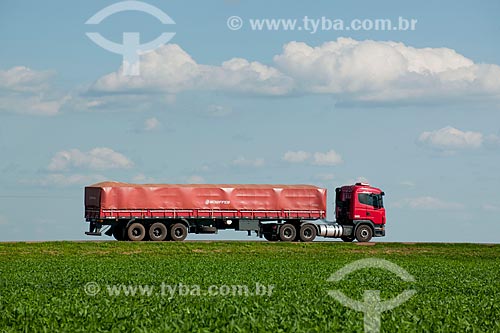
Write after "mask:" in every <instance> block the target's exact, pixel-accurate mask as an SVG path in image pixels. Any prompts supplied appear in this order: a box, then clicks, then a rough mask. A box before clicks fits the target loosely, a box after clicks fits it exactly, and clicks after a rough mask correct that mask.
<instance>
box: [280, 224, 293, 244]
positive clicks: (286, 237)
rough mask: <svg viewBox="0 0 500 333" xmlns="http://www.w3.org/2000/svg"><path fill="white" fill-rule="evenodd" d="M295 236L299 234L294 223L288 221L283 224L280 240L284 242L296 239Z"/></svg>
mask: <svg viewBox="0 0 500 333" xmlns="http://www.w3.org/2000/svg"><path fill="white" fill-rule="evenodd" d="M295 236H297V230H295V227H294V226H293V224H290V223H286V224H283V225H282V226H281V228H280V240H281V241H283V242H291V241H293V240H294V239H295Z"/></svg>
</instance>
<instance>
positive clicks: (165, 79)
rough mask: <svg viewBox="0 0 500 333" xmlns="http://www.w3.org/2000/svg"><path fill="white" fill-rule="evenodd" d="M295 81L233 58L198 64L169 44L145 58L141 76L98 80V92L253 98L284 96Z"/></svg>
mask: <svg viewBox="0 0 500 333" xmlns="http://www.w3.org/2000/svg"><path fill="white" fill-rule="evenodd" d="M290 87H291V80H290V78H287V77H286V76H285V75H283V74H282V73H280V72H279V71H278V70H277V69H275V68H273V67H269V66H266V65H263V64H261V63H259V62H250V61H248V60H246V59H242V58H233V59H230V60H228V61H225V62H223V63H222V65H220V66H210V65H202V64H198V63H197V62H196V61H194V60H193V58H192V57H191V56H190V55H189V54H188V53H187V52H185V51H184V50H183V49H182V48H181V47H180V46H178V45H176V44H167V45H163V46H161V47H159V48H157V49H156V50H155V51H152V52H148V53H146V54H145V55H143V56H142V58H141V75H140V76H124V75H123V74H122V70H121V69H119V70H118V71H116V72H114V73H111V74H108V75H106V76H104V77H101V78H100V79H98V80H97V81H96V82H95V84H94V85H93V86H92V88H91V91H94V92H112V93H116V92H134V93H144V92H156V93H157V92H163V93H173V94H175V93H179V92H181V91H186V90H224V91H231V92H245V93H251V94H264V95H283V94H285V93H287V92H288V90H289V89H290Z"/></svg>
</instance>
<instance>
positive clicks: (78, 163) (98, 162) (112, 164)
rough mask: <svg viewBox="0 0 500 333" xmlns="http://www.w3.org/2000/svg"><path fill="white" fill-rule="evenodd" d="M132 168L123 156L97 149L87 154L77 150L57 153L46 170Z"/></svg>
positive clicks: (131, 164)
mask: <svg viewBox="0 0 500 333" xmlns="http://www.w3.org/2000/svg"><path fill="white" fill-rule="evenodd" d="M132 166H133V163H132V161H130V160H129V159H128V158H127V157H125V156H124V155H122V154H120V153H118V152H115V151H114V150H112V149H110V148H105V147H99V148H94V149H92V150H90V151H88V152H82V151H80V150H78V149H70V150H63V151H60V152H57V153H56V154H55V155H54V157H53V158H52V160H51V161H50V164H49V166H48V169H49V170H50V171H61V170H67V169H69V168H72V167H75V168H84V169H94V170H105V169H124V168H130V167H132Z"/></svg>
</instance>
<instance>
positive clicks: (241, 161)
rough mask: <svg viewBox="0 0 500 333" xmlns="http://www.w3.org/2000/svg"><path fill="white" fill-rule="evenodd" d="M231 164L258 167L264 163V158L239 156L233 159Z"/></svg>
mask: <svg viewBox="0 0 500 333" xmlns="http://www.w3.org/2000/svg"><path fill="white" fill-rule="evenodd" d="M232 164H233V165H235V166H240V167H254V168H259V167H261V166H263V165H264V159H263V158H256V159H248V158H246V157H243V156H240V157H238V158H237V159H235V160H233V162H232Z"/></svg>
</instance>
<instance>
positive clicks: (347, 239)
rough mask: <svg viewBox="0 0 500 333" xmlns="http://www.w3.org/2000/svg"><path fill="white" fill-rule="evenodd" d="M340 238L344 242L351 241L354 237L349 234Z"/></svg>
mask: <svg viewBox="0 0 500 333" xmlns="http://www.w3.org/2000/svg"><path fill="white" fill-rule="evenodd" d="M340 239H342V240H343V241H344V242H347V243H349V242H352V241H353V240H354V237H351V236H342V237H340Z"/></svg>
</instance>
